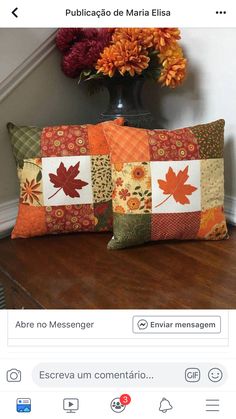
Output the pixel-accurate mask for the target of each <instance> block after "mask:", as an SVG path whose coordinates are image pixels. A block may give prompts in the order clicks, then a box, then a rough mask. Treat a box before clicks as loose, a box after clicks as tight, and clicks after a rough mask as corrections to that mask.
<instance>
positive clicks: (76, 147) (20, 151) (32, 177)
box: [8, 118, 123, 238]
mask: <svg viewBox="0 0 236 419" xmlns="http://www.w3.org/2000/svg"><path fill="white" fill-rule="evenodd" d="M108 124H111V125H113V124H114V125H116V124H123V119H122V118H118V119H117V120H115V121H113V122H105V123H101V124H98V125H60V126H52V127H45V128H42V129H41V128H36V127H27V126H21V127H18V126H16V125H13V124H12V123H9V124H8V131H9V133H10V137H11V143H12V148H13V153H14V157H15V159H16V163H17V171H18V177H19V181H20V201H19V211H18V217H17V220H16V225H15V227H14V229H13V232H12V238H18V237H21V238H26V237H33V236H40V235H45V234H56V233H70V232H81V231H83V232H87V231H88V232H100V231H110V230H111V229H112V202H111V195H112V179H111V164H110V156H109V147H108V144H107V140H106V137H105V135H104V133H103V125H108Z"/></svg>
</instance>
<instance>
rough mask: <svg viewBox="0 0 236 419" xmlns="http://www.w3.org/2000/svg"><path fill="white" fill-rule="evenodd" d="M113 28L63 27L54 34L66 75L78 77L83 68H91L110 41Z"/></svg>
mask: <svg viewBox="0 0 236 419" xmlns="http://www.w3.org/2000/svg"><path fill="white" fill-rule="evenodd" d="M113 32H114V29H109V28H101V29H100V28H84V29H83V28H63V29H59V30H58V32H57V35H56V44H57V46H58V48H59V49H60V51H61V52H62V53H63V59H62V70H63V71H64V73H65V74H66V75H67V76H68V77H73V78H75V77H78V76H79V75H80V73H81V71H83V70H90V69H91V70H92V69H93V68H94V67H95V64H96V62H97V60H98V58H99V57H100V54H101V52H102V51H103V50H104V48H105V47H106V46H107V45H108V44H109V43H110V41H111V39H112V34H113Z"/></svg>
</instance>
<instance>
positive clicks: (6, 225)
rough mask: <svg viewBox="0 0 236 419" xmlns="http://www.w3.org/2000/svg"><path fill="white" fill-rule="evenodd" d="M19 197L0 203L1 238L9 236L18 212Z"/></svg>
mask: <svg viewBox="0 0 236 419" xmlns="http://www.w3.org/2000/svg"><path fill="white" fill-rule="evenodd" d="M18 202H19V200H18V199H12V200H11V201H8V202H6V203H4V204H0V238H2V237H6V236H9V234H10V232H11V230H12V228H13V226H14V224H15V221H16V216H17V212H18Z"/></svg>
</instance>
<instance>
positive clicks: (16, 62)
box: [0, 29, 54, 83]
mask: <svg viewBox="0 0 236 419" xmlns="http://www.w3.org/2000/svg"><path fill="white" fill-rule="evenodd" d="M53 31H54V29H43V30H42V29H0V51H1V54H2V55H1V57H2V59H1V71H0V83H2V82H3V81H4V80H5V79H6V77H8V76H9V74H10V73H12V72H13V71H14V70H16V68H17V67H19V66H20V65H21V64H22V62H24V61H25V60H26V59H27V58H28V57H29V56H30V55H31V54H33V53H34V51H35V50H36V49H37V48H39V47H40V46H41V44H42V42H44V41H45V39H46V38H47V37H48V36H49V35H51V33H53ZM3 57H4V58H3Z"/></svg>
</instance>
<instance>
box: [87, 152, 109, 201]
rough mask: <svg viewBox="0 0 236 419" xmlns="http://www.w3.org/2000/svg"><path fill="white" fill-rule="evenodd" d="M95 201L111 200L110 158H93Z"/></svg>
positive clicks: (99, 156) (105, 156)
mask: <svg viewBox="0 0 236 419" xmlns="http://www.w3.org/2000/svg"><path fill="white" fill-rule="evenodd" d="M91 164H92V168H91V172H92V188H93V201H94V202H95V203H97V202H106V201H110V200H111V195H112V179H111V163H110V157H109V156H107V155H97V156H92V157H91Z"/></svg>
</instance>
